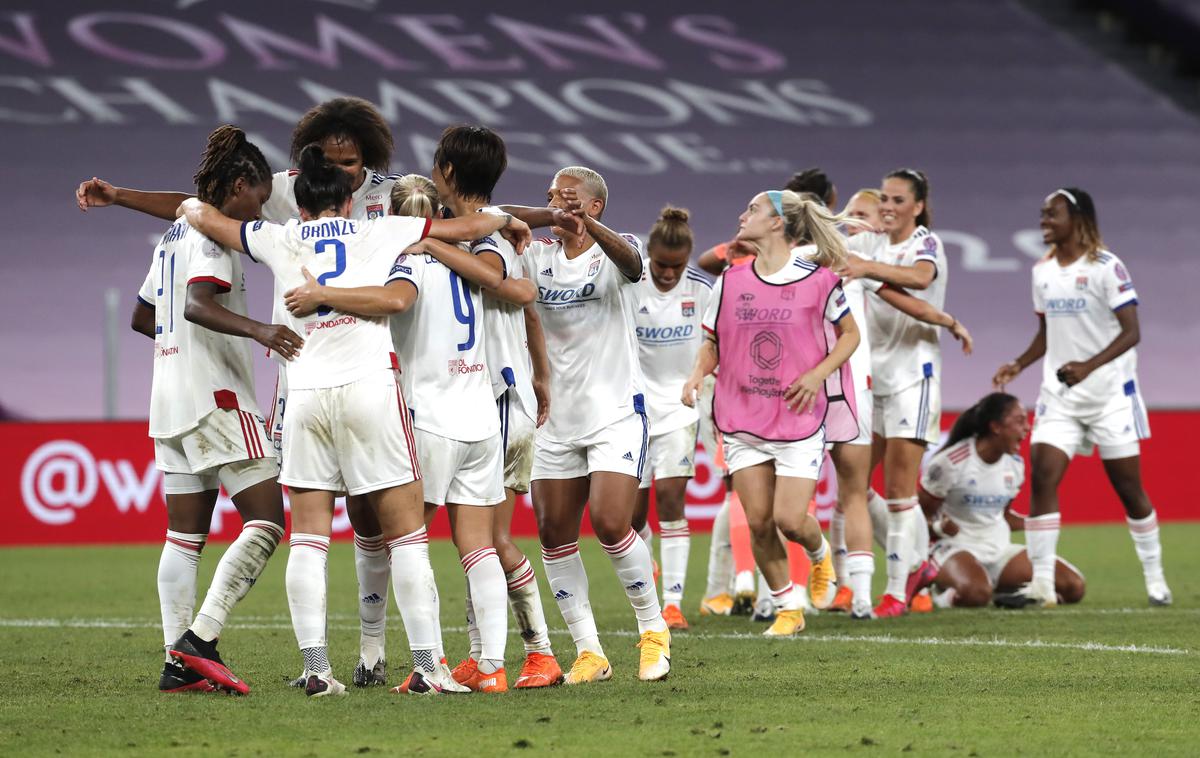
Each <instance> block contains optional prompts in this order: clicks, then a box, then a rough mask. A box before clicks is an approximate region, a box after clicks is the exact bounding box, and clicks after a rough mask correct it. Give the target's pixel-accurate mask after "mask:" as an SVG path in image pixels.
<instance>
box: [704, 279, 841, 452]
mask: <svg viewBox="0 0 1200 758" xmlns="http://www.w3.org/2000/svg"><path fill="white" fill-rule="evenodd" d="M788 265H799V266H804V267H811V273H809V274H808V275H807V276H805V277H804V278H803V279H800V280H798V281H795V282H792V283H790V284H770V283H768V282H764V281H763V280H762V279H761V278H760V277H759V276H758V274H757V273H756V272H755V271H754V267H753V266H739V267H737V268H731V269H729V270H727V271H726V272H725V274H724V283H723V284H722V285H721V302H720V305H719V308H718V310H717V323H716V333H717V350H718V355H719V365H720V372H719V374H718V375H717V387H716V393H715V395H714V397H713V419H714V421H715V422H716V425H717V428H718V429H720V430H721V431H722V432H724V433H725V434H748V435H751V436H753V437H757V438H759V439H762V440H767V441H771V442H792V441H796V440H803V439H807V438H809V437H811V436H813V435H814V434H816V433H817V432H818V431H820V429H821V426H822V424H825V423H826V414H827V411H828V409H829V407H830V400H831V399H835V400H836V401H837V402H838V403H845V404H847V406H848V407H849V409H850V414H849V415H850V418H849V420H850V421H851V422H853V424H854V433H853V434H852V435H851V436H850V439H853V438H854V437H855V436H857V433H858V431H857V430H858V422H857V420H856V418H855V416H854V413H855V408H854V399H853V398H854V393H853V392H852V391H851V392H850V393H849V394H846V393H844V392H843V393H841V394H840V396H838V395H835V394H834V392H836V390H834V392H831V389H832V388H833V387H838V386H842V387H847V388H849V387H852V386H853V383H852V382H850V381H849V379H850V374H849V370H850V367H849V363H848V362H847V364H846V365H845V366H843V371H844V373H843V372H839V371H835V372H834V373H833V375H832V376H831V377H830V381H827V382H826V385H825V391H824V392H821V393H818V395H817V401H816V403H815V404H814V406H813V408H811V409H810V410H807V411H804V412H801V413H797V412H794V411H791V410H789V409H788V407H787V404H786V403H785V401H784V398H783V395H784V393H785V392H786V391H787V388H788V387H789V386H791V384H792V383H793V382H794V381H796V379H798V378H800V376H801V375H803V374H804V373H805V372H806V371H809V370H811V369H812V368H814V367H815V366H816V365H817V364H818V363H820V362H821V361H822V360H824V359H825V356H826V355H827V354H828V352H829V348H830V343H829V341H828V338H827V332H826V329H825V324H826V321H825V310H826V305H827V303H828V301H829V298H830V297H831V296H836V295H835V291H836V292H838V293H840V289H839V284H840V283H841V280H840V279H838V277H837V275H836V274H834V273H833V272H832V271H830V270H829V269H826V268H820V267H818V266H816V265H815V264H809V263H806V262H804V261H800V260H796V261H794V262H793V263H791V264H788ZM835 377H836V379H835ZM835 415H837V416H838V417H839V423H838V426H839V427H841V426H844V425H845V424H844V422H845V418H844V416H845V414H842V413H839V414H835ZM835 431H836V432H838V435H837V436H838V437H839V439H830V441H845V439H842V438H844V435H845V430H843V429H840V428H839V429H837V430H835Z"/></svg>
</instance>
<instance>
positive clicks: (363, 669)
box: [353, 658, 387, 687]
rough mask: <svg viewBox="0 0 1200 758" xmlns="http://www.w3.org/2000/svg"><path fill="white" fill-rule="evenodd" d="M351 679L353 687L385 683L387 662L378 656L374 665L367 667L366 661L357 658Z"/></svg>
mask: <svg viewBox="0 0 1200 758" xmlns="http://www.w3.org/2000/svg"><path fill="white" fill-rule="evenodd" d="M353 681H354V686H355V687H375V686H378V685H381V684H387V662H386V661H384V660H383V659H382V658H380V659H379V660H378V661H376V662H375V665H374V666H372V667H371V668H367V662H366V661H364V660H363V659H362V658H359V659H358V665H357V666H355V667H354V678H353Z"/></svg>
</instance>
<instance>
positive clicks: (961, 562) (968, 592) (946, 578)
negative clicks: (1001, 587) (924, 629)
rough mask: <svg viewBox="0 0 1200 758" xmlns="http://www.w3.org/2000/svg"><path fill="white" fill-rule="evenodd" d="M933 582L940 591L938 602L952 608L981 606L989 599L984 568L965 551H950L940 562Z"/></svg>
mask: <svg viewBox="0 0 1200 758" xmlns="http://www.w3.org/2000/svg"><path fill="white" fill-rule="evenodd" d="M934 583H935V584H936V585H937V587H938V589H939V590H941V591H942V593H943V595H942V601H941V602H943V603H947V604H949V605H952V606H954V607H956V608H983V607H985V606H987V605H988V604H989V603H991V602H992V582H991V579H989V577H988V573H987V570H986V569H985V568H984V567H983V566H982V565H981V564H980V563H979V561H978V560H976V559H975V556H973V555H971V554H970V553H969V552H967V551H966V550H958V551H957V552H954V553H952V554H950V555H949V556H948V557H947V558H946V559H945V561H944V562H942V563H941V566H940V568H939V569H938V573H937V578H936V579H934ZM947 593H948V594H947Z"/></svg>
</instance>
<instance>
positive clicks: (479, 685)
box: [459, 667, 508, 695]
mask: <svg viewBox="0 0 1200 758" xmlns="http://www.w3.org/2000/svg"><path fill="white" fill-rule="evenodd" d="M459 684H461V685H463V686H464V687H467V688H469V689H470V690H471V691H472V692H482V693H484V694H488V695H491V694H495V693H497V692H508V675H507V674H505V673H504V669H496V670H495V671H493V672H492V673H490V674H485V673H483V672H482V671H480V670H479V668H478V667H476V669H475V674H474V676H472V677H471V678H470V679H468V680H467V681H465V682H459Z"/></svg>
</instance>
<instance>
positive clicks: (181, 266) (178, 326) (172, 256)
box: [138, 219, 258, 438]
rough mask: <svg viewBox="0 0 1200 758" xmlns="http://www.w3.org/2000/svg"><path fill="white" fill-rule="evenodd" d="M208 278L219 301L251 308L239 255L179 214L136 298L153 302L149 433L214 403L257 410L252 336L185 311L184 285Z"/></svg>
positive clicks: (175, 429)
mask: <svg viewBox="0 0 1200 758" xmlns="http://www.w3.org/2000/svg"><path fill="white" fill-rule="evenodd" d="M193 282H211V283H213V284H215V285H217V287H218V289H219V291H220V293H219V294H218V295H217V296H216V301H217V303H219V304H220V305H222V306H224V307H225V308H227V309H228V310H230V311H232V312H234V313H237V314H239V315H242V316H245V315H246V282H245V277H243V275H242V262H241V260H239V256H238V255H237V254H236V253H230V252H229V251H227V250H225V249H224V248H222V247H221V246H219V245H218V244H217V243H215V242H213V241H212V240H210V239H209V238H208V237H205V236H204V235H202V234H201V233H200V232H198V231H196V230H195V229H193V228H192V227H191V226H189V225H188V223H187V221H186V220H184V219H178V220H177V221H176V222H175V223H174V224H172V225H171V228H170V229H169V230H167V233H166V234H164V235H163V236H162V239H160V240H159V242H158V245H156V246H155V248H154V258H153V259H152V260H151V262H150V271H149V273H148V274H147V275H146V281H145V283H144V284H143V285H142V289H141V290H140V291H139V292H138V299H139V300H141V301H142V302H143V303H145V304H146V305H148V306H150V307H152V308H154V322H155V327H154V331H155V335H154V379H153V382H152V384H151V389H150V436H151V437H163V438H165V437H175V436H177V435H179V434H182V433H183V432H186V431H188V430H189V429H192V428H193V427H195V426H196V424H197V423H199V422H200V420H201V419H202V418H204V417H205V416H207V415H208V414H209V413H211V412H212V411H214V410H216V409H217V408H240V409H241V410H244V411H247V412H249V413H252V414H254V415H258V403H257V401H256V400H255V399H254V369H253V366H252V363H251V354H250V341H249V340H246V339H242V338H240V337H234V336H232V335H229V334H221V333H220V332H214V331H211V330H208V329H205V328H204V327H202V326H199V325H197V324H193V323H192V322H190V321H188V320H187V319H186V318H184V316H183V309H184V306H185V305H186V304H187V288H188V285H189V284H191V283H193Z"/></svg>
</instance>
